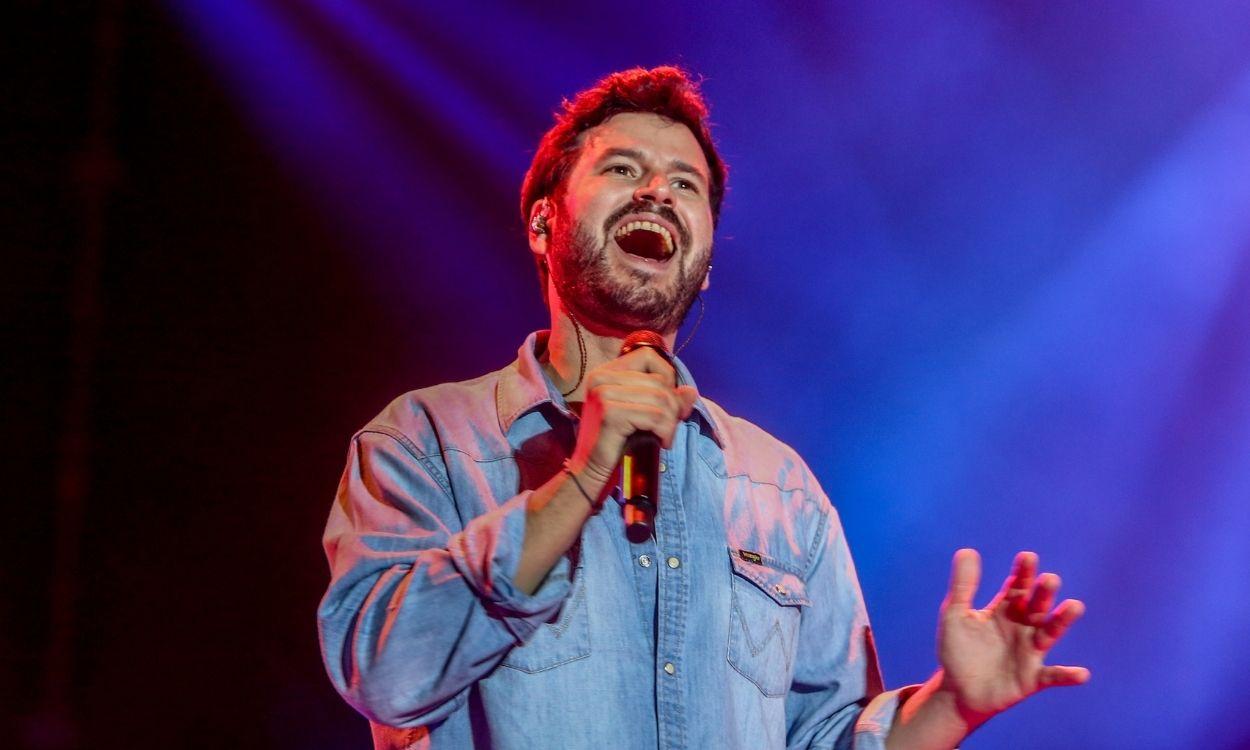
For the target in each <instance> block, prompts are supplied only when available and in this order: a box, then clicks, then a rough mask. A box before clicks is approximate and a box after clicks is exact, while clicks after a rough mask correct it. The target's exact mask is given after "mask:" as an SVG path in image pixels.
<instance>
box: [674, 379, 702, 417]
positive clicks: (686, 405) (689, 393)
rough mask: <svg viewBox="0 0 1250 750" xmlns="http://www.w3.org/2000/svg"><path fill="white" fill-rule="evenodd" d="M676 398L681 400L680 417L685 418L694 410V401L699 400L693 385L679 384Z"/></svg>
mask: <svg viewBox="0 0 1250 750" xmlns="http://www.w3.org/2000/svg"><path fill="white" fill-rule="evenodd" d="M677 398H679V399H680V400H681V418H682V419H685V418H686V417H688V416H690V412H692V411H694V402H695V401H698V400H699V392H698V391H697V390H695V387H694V386H693V385H679V386H677Z"/></svg>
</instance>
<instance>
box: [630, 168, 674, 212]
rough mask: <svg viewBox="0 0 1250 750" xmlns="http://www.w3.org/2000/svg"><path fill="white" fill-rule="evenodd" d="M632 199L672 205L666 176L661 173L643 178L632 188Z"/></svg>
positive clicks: (671, 195)
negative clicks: (635, 187)
mask: <svg viewBox="0 0 1250 750" xmlns="http://www.w3.org/2000/svg"><path fill="white" fill-rule="evenodd" d="M634 200H635V201H649V202H651V203H663V204H665V205H667V206H671V205H673V192H672V189H671V188H670V187H669V185H668V178H667V177H665V176H664V175H662V174H655V175H651V178H650V179H648V180H644V181H643V184H641V185H639V186H638V188H637V189H636V190H634Z"/></svg>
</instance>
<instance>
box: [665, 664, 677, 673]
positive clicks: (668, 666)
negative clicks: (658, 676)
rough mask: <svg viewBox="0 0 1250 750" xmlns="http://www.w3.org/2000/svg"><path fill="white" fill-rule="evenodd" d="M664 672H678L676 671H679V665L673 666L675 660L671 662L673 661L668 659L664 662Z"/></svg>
mask: <svg viewBox="0 0 1250 750" xmlns="http://www.w3.org/2000/svg"><path fill="white" fill-rule="evenodd" d="M664 672H665V673H666V674H676V673H677V667H674V666H673V662H671V661H666V662H664Z"/></svg>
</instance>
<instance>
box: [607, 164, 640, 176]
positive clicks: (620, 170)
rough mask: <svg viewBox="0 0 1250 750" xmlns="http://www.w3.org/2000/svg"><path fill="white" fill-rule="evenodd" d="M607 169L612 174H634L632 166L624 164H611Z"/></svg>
mask: <svg viewBox="0 0 1250 750" xmlns="http://www.w3.org/2000/svg"><path fill="white" fill-rule="evenodd" d="M608 171H609V172H611V173H612V174H619V175H624V176H625V177H633V176H634V169H633V167H629V166H626V165H624V164H613V165H612V166H610V167H608Z"/></svg>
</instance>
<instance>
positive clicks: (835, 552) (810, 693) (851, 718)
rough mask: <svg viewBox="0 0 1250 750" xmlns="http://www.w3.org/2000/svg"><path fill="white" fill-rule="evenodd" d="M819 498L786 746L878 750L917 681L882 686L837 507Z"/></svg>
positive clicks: (789, 700) (788, 701)
mask: <svg viewBox="0 0 1250 750" xmlns="http://www.w3.org/2000/svg"><path fill="white" fill-rule="evenodd" d="M816 494H817V495H818V498H819V500H820V501H821V502H823V503H825V507H826V508H827V511H828V512H827V513H825V514H824V521H823V522H822V526H823V528H822V529H821V530H820V531H819V533H817V535H816V537H815V541H814V546H815V547H816V549H815V550H814V552H813V555H812V563H811V568H810V570H809V572H808V576H807V581H806V582H807V593H808V598H809V599H810V600H811V605H810V606H809V607H808V608H807V609H806V610H805V611H804V612H803V619H802V621H801V623H800V626H799V643H798V653H797V655H796V657H795V670H794V680H793V682H792V684H791V687H790V691H789V693H788V694H787V696H786V719H787V741H786V744H787V747H789V748H795V749H797V748H813V749H815V748H836V749H837V750H883V749H884V747H885V738H886V736H887V735H888V734H889V733H890V727H891V726H892V725H893V721H894V715H895V711H896V710H897V709H898V707H899V705H901V703H902V701H904V700H906V698H907V696H909V695H910V694H911V693H912V692H913V691H914V690H915V689H916V688H917V687H918V686H909V687H905V688H901V689H897V690H888V691H887V690H885V689H884V686H883V683H882V679H881V668H880V666H879V665H878V663H877V653H876V648H875V646H874V645H873V639H872V628H871V626H870V625H869V622H868V612H867V608H866V607H865V605H864V597H863V593H862V592H861V590H860V587H859V580H858V578H857V576H856V574H855V564H854V562H853V561H852V560H851V552H850V549H849V548H848V547H847V544H846V536H845V535H844V534H843V532H842V524H841V522H840V521H839V520H838V515H837V511H835V510H834V509H833V507H832V506H831V505H829V504H828V500H827V499H826V498H825V497H824V495H823V494H822V493H819V492H817V493H816Z"/></svg>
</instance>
